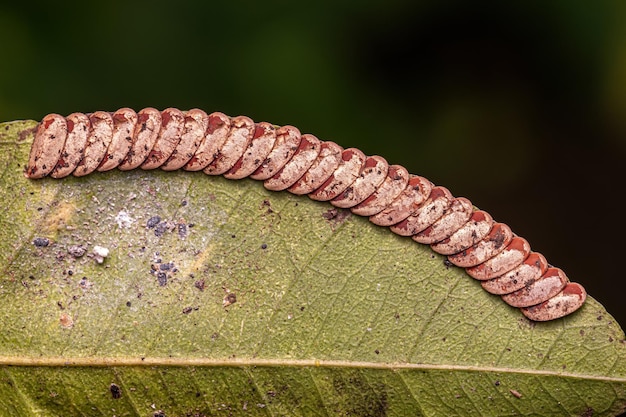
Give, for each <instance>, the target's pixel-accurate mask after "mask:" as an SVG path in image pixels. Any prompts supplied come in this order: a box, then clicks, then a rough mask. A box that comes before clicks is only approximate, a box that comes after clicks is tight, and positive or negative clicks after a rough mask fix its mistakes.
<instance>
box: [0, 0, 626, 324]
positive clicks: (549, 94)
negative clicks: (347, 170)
mask: <svg viewBox="0 0 626 417" xmlns="http://www.w3.org/2000/svg"><path fill="white" fill-rule="evenodd" d="M625 19H626V3H625V2H622V1H619V0H613V1H596V2H583V1H575V0H573V1H568V0H555V1H550V2H544V1H507V2H501V1H495V0H479V1H473V2H467V1H462V0H448V1H436V0H427V1H419V2H416V1H402V0H387V1H384V2H383V1H359V2H356V1H347V0H344V1H336V0H335V1H330V0H320V1H317V2H288V1H271V2H268V1H265V2H254V1H243V0H238V1H228V2H226V1H223V2H212V1H178V2H163V1H152V2H125V1H120V0H110V1H107V2H91V3H90V2H39V1H29V2H4V3H3V5H2V6H0V120H2V121H7V120H14V119H39V118H41V117H42V116H43V115H44V114H46V113H49V112H57V113H61V114H68V113H70V112H73V111H84V112H88V111H93V110H114V109H116V108H119V107H122V106H128V107H133V108H135V109H140V108H142V107H145V106H153V107H157V108H164V107H170V106H172V107H179V108H183V109H186V108H192V107H199V108H202V109H204V110H207V111H213V110H220V111H223V112H225V113H227V114H231V115H236V114H245V115H248V116H250V117H252V118H253V119H255V120H258V121H260V120H266V121H271V122H273V123H276V124H293V125H295V126H298V127H299V128H300V129H301V130H302V131H304V132H311V133H314V134H316V135H318V136H319V137H320V138H321V139H324V140H333V141H336V142H338V143H340V144H341V145H343V146H345V147H348V146H357V147H359V148H361V149H362V150H363V151H365V152H366V153H368V154H382V155H384V156H385V157H386V158H387V159H388V160H389V161H390V162H392V163H399V164H403V165H405V166H407V167H408V168H409V170H410V171H412V172H415V173H419V174H423V175H425V176H427V177H428V178H430V179H431V180H432V181H434V182H436V183H438V184H443V185H446V186H448V187H449V188H450V189H451V191H452V192H453V193H454V194H455V195H467V196H469V197H470V198H471V199H472V201H474V203H475V204H477V205H478V206H481V207H484V208H485V209H487V210H488V211H490V212H491V213H492V214H493V215H494V216H495V217H496V218H497V219H499V220H502V221H505V222H507V223H509V224H511V225H512V227H513V228H514V230H516V231H517V232H518V233H520V234H521V235H523V236H525V237H527V238H528V239H529V240H530V242H531V243H532V244H533V246H534V248H535V249H536V250H539V251H542V252H544V253H546V255H547V256H548V259H550V260H551V262H553V263H555V264H557V265H559V266H563V267H564V269H565V270H566V271H567V272H568V274H569V275H570V277H571V278H572V279H573V280H576V281H579V282H582V283H584V284H585V285H586V286H587V287H588V288H589V289H590V292H591V293H592V294H593V295H594V296H596V298H598V299H600V300H601V301H604V302H605V303H606V305H607V307H608V309H609V311H610V312H612V313H614V314H615V315H616V316H618V317H620V314H621V315H622V323H624V322H625V321H626V311H624V308H623V307H622V308H621V311H619V310H620V307H621V306H622V304H623V303H621V300H619V295H618V294H616V291H615V290H614V285H615V284H614V282H613V279H610V278H606V277H620V278H621V276H623V272H622V269H623V267H622V266H620V265H619V264H617V263H616V262H613V260H619V261H621V255H622V253H623V251H624V249H626V247H625V245H624V243H623V237H622V236H624V234H626V226H625V223H626V222H624V221H623V220H621V218H622V216H623V212H622V210H620V209H619V207H620V206H619V202H618V198H619V199H620V200H621V196H619V195H618V194H619V193H616V192H615V190H616V189H617V190H618V191H621V189H623V185H622V184H623V181H624V180H625V179H626V178H625V177H626V175H625V170H624V169H623V164H624V161H625V160H626V159H625V152H626V25H624V21H625ZM616 187H617V188H616ZM529 213H530V214H529ZM601 222H605V223H601ZM606 222H609V223H608V225H607V224H606ZM595 225H598V226H602V227H592V226H595ZM581 229H582V230H584V233H582V232H581ZM587 242H593V243H594V244H596V245H599V247H600V249H598V250H590V249H589V247H588V246H587V245H586V243H587ZM603 277H604V278H603ZM622 281H623V280H622ZM594 286H595V288H594ZM604 292H606V294H603V293H604ZM611 304H613V308H611Z"/></svg>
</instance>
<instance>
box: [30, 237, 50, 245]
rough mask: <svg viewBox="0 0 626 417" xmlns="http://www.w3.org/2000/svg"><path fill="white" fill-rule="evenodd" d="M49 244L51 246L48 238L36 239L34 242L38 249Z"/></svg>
mask: <svg viewBox="0 0 626 417" xmlns="http://www.w3.org/2000/svg"><path fill="white" fill-rule="evenodd" d="M49 244H50V240H49V239H48V238H45V237H36V238H35V239H34V240H33V245H35V246H36V247H38V248H45V247H46V246H48V245H49Z"/></svg>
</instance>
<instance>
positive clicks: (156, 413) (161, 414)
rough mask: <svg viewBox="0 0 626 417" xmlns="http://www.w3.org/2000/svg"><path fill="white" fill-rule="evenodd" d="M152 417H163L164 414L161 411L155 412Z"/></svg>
mask: <svg viewBox="0 0 626 417" xmlns="http://www.w3.org/2000/svg"><path fill="white" fill-rule="evenodd" d="M152 416H153V417H165V413H164V412H163V411H155V412H154V414H153V415H152Z"/></svg>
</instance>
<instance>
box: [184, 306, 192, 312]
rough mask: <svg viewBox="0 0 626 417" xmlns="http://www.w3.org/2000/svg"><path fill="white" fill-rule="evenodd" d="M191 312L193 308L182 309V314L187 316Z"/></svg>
mask: <svg viewBox="0 0 626 417" xmlns="http://www.w3.org/2000/svg"><path fill="white" fill-rule="evenodd" d="M192 311H193V308H191V307H185V308H183V314H189V313H191V312H192Z"/></svg>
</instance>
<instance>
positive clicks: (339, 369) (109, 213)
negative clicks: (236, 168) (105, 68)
mask: <svg viewBox="0 0 626 417" xmlns="http://www.w3.org/2000/svg"><path fill="white" fill-rule="evenodd" d="M34 126H35V122H32V121H26V122H13V123H6V124H0V150H1V151H2V152H1V153H0V182H1V184H2V185H1V187H0V200H1V201H2V203H1V204H0V274H1V275H0V279H1V281H0V320H1V322H0V323H1V326H2V331H1V333H0V375H1V376H0V415H2V416H5V415H6V416H14V415H20V416H31V415H32V416H35V415H37V416H58V415H63V416H74V415H76V416H100V415H102V416H105V415H106V416H109V415H116V416H158V415H163V416H204V415H206V416H209V415H250V416H256V415H259V416H281V415H285V416H298V415H303V416H335V415H350V416H354V415H358V416H370V415H371V416H383V415H391V416H405V415H412V416H415V415H417V416H439V415H441V416H452V415H460V416H491V415H541V416H555V415H581V416H591V415H593V416H598V415H601V416H608V415H617V414H619V412H621V411H622V410H623V409H624V407H625V404H626V350H625V344H624V333H623V331H622V330H621V329H620V327H619V325H618V324H617V323H616V322H615V320H614V319H613V318H612V317H611V316H610V315H609V314H608V313H607V312H606V311H605V309H604V308H603V307H602V306H601V305H600V304H599V303H598V302H597V301H595V300H594V299H593V298H588V300H587V302H586V304H585V306H583V308H582V309H581V310H580V311H579V312H577V313H576V314H573V315H572V316H568V317H566V318H564V319H561V320H556V321H554V322H547V323H532V322H530V321H528V320H527V319H525V318H524V317H523V316H522V315H521V313H520V312H519V311H518V310H517V309H514V308H511V307H509V306H507V305H506V304H505V303H504V302H503V301H502V300H501V299H500V298H499V297H495V296H491V295H489V294H487V293H486V292H485V291H484V290H482V288H481V287H480V285H479V284H478V282H476V281H474V280H472V279H470V278H469V277H468V276H467V275H466V274H465V272H464V271H463V270H462V269H459V268H454V267H450V268H448V267H446V266H445V264H444V262H443V261H444V258H443V257H442V256H440V255H437V254H435V253H434V252H432V251H431V250H430V249H429V248H428V247H427V246H424V245H419V244H416V243H415V242H413V241H412V240H411V239H408V238H401V237H398V236H396V235H394V234H393V233H391V232H390V231H389V230H388V229H385V228H380V227H377V226H374V225H372V224H370V223H369V222H368V221H367V220H366V219H363V218H359V217H358V216H354V215H351V214H350V213H349V211H344V210H336V209H334V208H332V206H331V205H330V204H326V203H318V202H314V201H311V200H309V199H308V198H306V197H297V196H293V195H291V194H289V193H286V192H282V193H274V192H269V191H266V190H265V189H264V188H263V187H262V185H261V184H260V183H258V182H255V181H252V180H240V181H229V180H226V179H224V178H222V177H210V176H207V175H204V174H201V173H190V172H169V173H166V172H161V171H141V170H135V171H130V172H120V171H117V170H115V171H113V172H107V173H98V174H93V175H89V176H86V177H82V178H66V179H63V180H53V179H43V180H37V181H33V180H28V179H26V178H25V177H24V175H23V170H24V164H25V163H26V161H27V156H28V151H29V148H30V143H31V141H32V128H33V127H34ZM46 242H47V245H46ZM35 243H37V244H35ZM96 246H100V247H102V248H106V249H108V251H109V253H108V255H107V256H106V257H105V259H104V262H103V263H98V262H97V259H96V258H97V257H96V256H95V255H94V248H95V247H96ZM83 251H84V254H82V256H81V252H83Z"/></svg>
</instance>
